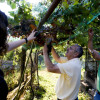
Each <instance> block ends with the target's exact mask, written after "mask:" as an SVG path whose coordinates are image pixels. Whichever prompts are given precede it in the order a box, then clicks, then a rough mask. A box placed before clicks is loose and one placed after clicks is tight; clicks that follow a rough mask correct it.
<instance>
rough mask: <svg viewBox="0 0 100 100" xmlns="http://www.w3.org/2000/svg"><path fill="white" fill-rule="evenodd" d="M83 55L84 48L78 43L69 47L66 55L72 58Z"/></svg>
mask: <svg viewBox="0 0 100 100" xmlns="http://www.w3.org/2000/svg"><path fill="white" fill-rule="evenodd" d="M82 55H83V48H82V47H81V46H79V45H78V44H75V45H72V46H71V47H70V48H67V52H66V57H67V58H68V59H69V60H70V59H73V58H80V57H81V56H82Z"/></svg>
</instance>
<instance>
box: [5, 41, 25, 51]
mask: <svg viewBox="0 0 100 100" xmlns="http://www.w3.org/2000/svg"><path fill="white" fill-rule="evenodd" d="M24 43H26V41H25V39H22V40H18V41H15V42H10V43H8V45H9V47H8V50H7V52H9V51H11V50H13V49H16V48H17V47H19V46H21V45H22V44H24Z"/></svg>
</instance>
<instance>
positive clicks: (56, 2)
mask: <svg viewBox="0 0 100 100" xmlns="http://www.w3.org/2000/svg"><path fill="white" fill-rule="evenodd" d="M60 1H61V0H53V2H52V4H51V6H50V7H49V9H48V11H47V12H46V14H45V16H44V17H43V19H41V20H40V22H39V25H38V28H37V29H38V30H40V29H41V27H42V25H43V24H44V23H45V22H46V21H47V19H48V18H49V16H50V15H51V14H52V12H53V11H54V9H55V8H56V7H57V5H58V4H59V3H60ZM38 34H39V33H36V35H35V36H37V35H38Z"/></svg>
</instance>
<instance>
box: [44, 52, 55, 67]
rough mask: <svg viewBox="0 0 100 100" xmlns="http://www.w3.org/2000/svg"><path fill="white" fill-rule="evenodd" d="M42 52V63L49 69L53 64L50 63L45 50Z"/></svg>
mask: <svg viewBox="0 0 100 100" xmlns="http://www.w3.org/2000/svg"><path fill="white" fill-rule="evenodd" d="M43 54H44V63H45V65H46V67H47V69H50V68H51V67H52V66H53V64H52V62H51V60H50V58H49V56H48V54H47V52H44V53H43Z"/></svg>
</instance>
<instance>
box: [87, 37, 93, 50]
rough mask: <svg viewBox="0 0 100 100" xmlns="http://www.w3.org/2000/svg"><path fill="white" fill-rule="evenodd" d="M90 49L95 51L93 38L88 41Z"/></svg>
mask: <svg viewBox="0 0 100 100" xmlns="http://www.w3.org/2000/svg"><path fill="white" fill-rule="evenodd" d="M88 48H89V49H90V50H93V39H92V38H89V40H88Z"/></svg>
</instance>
